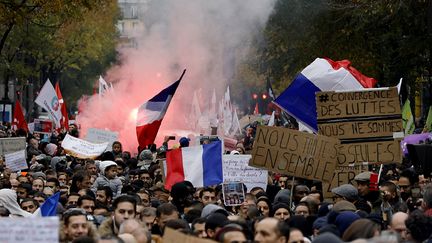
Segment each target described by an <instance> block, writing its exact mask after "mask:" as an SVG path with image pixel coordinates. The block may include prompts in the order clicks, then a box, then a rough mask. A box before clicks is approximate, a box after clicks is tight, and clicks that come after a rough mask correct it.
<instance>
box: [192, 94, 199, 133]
mask: <svg viewBox="0 0 432 243" xmlns="http://www.w3.org/2000/svg"><path fill="white" fill-rule="evenodd" d="M191 116H192V117H191V119H192V124H193V129H197V125H198V121H199V119H200V117H201V108H200V105H199V102H198V97H197V94H196V92H194V94H193V99H192V108H191Z"/></svg>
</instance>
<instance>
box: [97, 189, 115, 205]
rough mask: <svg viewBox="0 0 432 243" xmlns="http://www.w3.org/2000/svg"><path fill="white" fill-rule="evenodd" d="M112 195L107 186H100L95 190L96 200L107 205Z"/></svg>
mask: <svg viewBox="0 0 432 243" xmlns="http://www.w3.org/2000/svg"><path fill="white" fill-rule="evenodd" d="M112 197H113V192H112V190H111V187H109V186H100V187H98V188H97V190H96V200H97V201H98V202H100V203H101V204H102V205H105V206H109V205H110V204H111V200H112Z"/></svg>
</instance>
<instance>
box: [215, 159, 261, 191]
mask: <svg viewBox="0 0 432 243" xmlns="http://www.w3.org/2000/svg"><path fill="white" fill-rule="evenodd" d="M250 159H251V155H249V154H248V155H224V156H223V157H222V171H223V180H224V182H225V183H228V182H242V183H244V184H245V185H246V187H247V190H248V191H250V190H251V189H252V188H254V187H261V188H263V189H264V190H265V189H266V188H267V181H268V176H267V175H268V173H267V170H263V169H259V168H256V167H252V166H249V165H248V163H249V160H250Z"/></svg>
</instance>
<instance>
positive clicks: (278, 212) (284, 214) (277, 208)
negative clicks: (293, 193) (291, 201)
mask: <svg viewBox="0 0 432 243" xmlns="http://www.w3.org/2000/svg"><path fill="white" fill-rule="evenodd" d="M291 214H292V213H291V209H290V207H289V205H288V204H286V203H276V204H275V205H273V208H272V211H270V217H273V218H277V219H279V220H282V221H285V220H287V219H289V218H290V217H291Z"/></svg>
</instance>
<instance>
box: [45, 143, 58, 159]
mask: <svg viewBox="0 0 432 243" xmlns="http://www.w3.org/2000/svg"><path fill="white" fill-rule="evenodd" d="M45 153H46V154H47V155H49V156H51V157H53V156H55V154H56V153H57V145H55V144H53V143H49V144H47V145H46V146H45Z"/></svg>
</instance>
